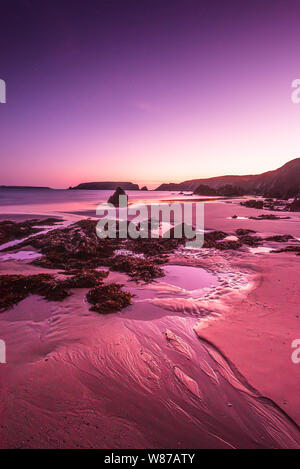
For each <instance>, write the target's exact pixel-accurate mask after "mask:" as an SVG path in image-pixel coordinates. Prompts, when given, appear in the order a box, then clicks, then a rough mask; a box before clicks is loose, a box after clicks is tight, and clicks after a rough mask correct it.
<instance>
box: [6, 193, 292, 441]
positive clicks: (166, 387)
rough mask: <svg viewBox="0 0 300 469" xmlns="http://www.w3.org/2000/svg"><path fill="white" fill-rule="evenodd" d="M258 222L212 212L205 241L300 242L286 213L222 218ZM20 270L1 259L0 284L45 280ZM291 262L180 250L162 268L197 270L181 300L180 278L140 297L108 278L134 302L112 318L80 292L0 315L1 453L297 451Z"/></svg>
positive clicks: (145, 289)
mask: <svg viewBox="0 0 300 469" xmlns="http://www.w3.org/2000/svg"><path fill="white" fill-rule="evenodd" d="M260 213H263V212H262V211H260V210H255V209H248V208H245V207H241V206H239V205H237V204H234V203H232V204H227V203H224V202H223V203H220V202H219V203H213V202H211V203H209V204H207V206H206V208H205V228H206V229H219V230H220V229H221V230H224V231H226V232H233V231H234V230H235V229H237V228H249V229H255V230H256V231H258V233H259V234H264V235H271V234H285V233H289V234H292V235H294V236H296V237H300V227H299V223H297V222H298V221H299V214H289V215H291V217H292V218H291V219H290V220H275V221H273V220H272V221H269V220H267V221H255V220H248V219H243V220H237V219H231V218H229V217H231V216H232V215H233V214H238V215H239V216H241V217H245V218H246V217H248V216H253V215H254V214H255V215H257V214H260ZM282 215H283V214H282ZM28 262H29V261H28V260H16V259H8V260H5V261H3V262H1V263H0V269H1V271H0V273H1V274H2V273H8V272H10V273H12V272H26V273H28V274H29V273H37V272H42V271H43V272H49V273H53V270H48V269H41V268H39V267H34V266H31V265H29V263H28ZM298 262H299V260H298V257H297V256H295V254H293V253H283V254H272V253H269V254H253V253H251V252H250V251H249V250H248V249H247V248H243V249H241V250H238V251H217V252H216V251H214V250H213V251H212V250H209V251H208V250H205V249H203V250H200V252H195V251H193V250H187V249H181V250H179V251H178V252H177V253H176V254H174V255H172V256H171V257H170V263H169V265H170V266H172V265H173V266H186V268H188V266H190V268H191V269H196V268H198V269H199V283H198V282H197V281H195V276H196V275H197V274H196V273H195V271H194V270H191V271H190V274H189V275H191V276H192V277H191V278H192V280H191V282H193V283H191V288H190V289H189V288H187V286H188V285H189V283H188V281H186V278H183V277H187V278H188V273H187V271H183V270H182V267H180V268H176V267H175V269H174V268H173V271H172V267H171V270H169V271H168V272H167V276H166V277H163V278H161V279H159V281H155V282H154V283H153V284H150V285H143V284H140V285H137V284H136V283H134V282H132V281H129V279H128V278H127V276H126V275H125V274H120V273H115V272H114V273H110V274H109V277H108V279H107V281H120V282H122V283H124V285H125V287H126V289H127V290H129V291H131V292H132V293H133V294H135V295H136V296H135V297H134V299H133V304H132V305H131V306H130V307H128V308H126V309H124V310H123V311H122V312H121V313H117V314H111V315H107V316H103V315H99V314H97V313H95V312H92V311H89V305H88V304H87V302H86V300H85V293H86V290H84V289H82V290H76V291H74V294H73V295H72V296H71V297H69V298H66V299H65V300H64V301H62V302H60V303H57V302H46V301H45V300H42V299H41V298H40V297H37V296H31V297H29V298H27V299H25V300H23V301H22V302H20V303H19V304H18V305H16V306H15V307H14V308H13V309H11V310H9V311H6V312H5V313H2V314H1V315H0V337H1V338H2V339H4V340H5V341H6V343H7V364H2V365H0V375H1V380H0V389H1V395H2V396H3V398H2V401H1V404H0V416H1V428H0V435H1V438H0V447H2V448H15V447H22V448H24V447H25V448H31V447H40V448H79V447H81V448H88V447H101V448H299V447H300V431H299V427H298V425H299V424H300V414H299V405H298V401H299V399H298V396H299V391H300V389H299V388H300V386H299V370H300V368H299V365H298V366H297V365H294V364H293V363H292V362H291V342H292V340H294V339H295V338H297V334H298V333H297V326H298V324H299V317H298V316H300V315H298V306H297V305H298V298H297V296H298V292H299V286H300V285H299V282H300V280H298V278H299V276H298V275H297V272H298V270H299V267H298ZM166 269H168V267H167V268H166ZM202 269H205V270H202ZM197 278H198V277H197ZM194 287H196V288H194ZM198 287H199V288H198Z"/></svg>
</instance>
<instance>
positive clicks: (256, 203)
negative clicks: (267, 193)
mask: <svg viewBox="0 0 300 469" xmlns="http://www.w3.org/2000/svg"><path fill="white" fill-rule="evenodd" d="M240 204H241V205H243V206H244V207H248V208H258V209H262V208H264V202H263V200H255V199H249V200H246V201H245V202H240Z"/></svg>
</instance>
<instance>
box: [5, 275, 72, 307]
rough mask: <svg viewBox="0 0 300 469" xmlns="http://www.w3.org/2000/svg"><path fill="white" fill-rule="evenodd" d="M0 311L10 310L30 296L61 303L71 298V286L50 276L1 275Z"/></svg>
mask: <svg viewBox="0 0 300 469" xmlns="http://www.w3.org/2000/svg"><path fill="white" fill-rule="evenodd" d="M0 292H1V295H0V310H1V311H3V310H5V309H7V308H10V307H11V306H13V305H14V304H17V303H19V301H21V300H24V299H25V298H26V297H27V296H29V295H40V296H42V297H43V298H45V299H46V300H49V301H50V300H52V301H60V300H63V299H64V298H66V297H67V296H69V294H70V293H69V286H68V284H67V282H66V281H64V280H57V279H55V277H54V276H53V275H50V274H37V275H1V276H0Z"/></svg>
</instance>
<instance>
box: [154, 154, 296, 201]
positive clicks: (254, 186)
mask: <svg viewBox="0 0 300 469" xmlns="http://www.w3.org/2000/svg"><path fill="white" fill-rule="evenodd" d="M155 190H156V191H193V192H194V193H195V194H199V195H227V196H240V195H246V194H257V195H264V196H266V197H278V198H282V199H288V198H291V197H296V196H298V195H299V193H300V158H296V159H294V160H291V161H289V162H288V163H286V164H284V165H283V166H281V167H280V168H278V169H275V170H273V171H268V172H266V173H262V174H255V175H247V176H218V177H212V178H206V179H191V180H189V181H184V182H181V183H169V184H161V185H160V186H159V187H157V188H156V189H155Z"/></svg>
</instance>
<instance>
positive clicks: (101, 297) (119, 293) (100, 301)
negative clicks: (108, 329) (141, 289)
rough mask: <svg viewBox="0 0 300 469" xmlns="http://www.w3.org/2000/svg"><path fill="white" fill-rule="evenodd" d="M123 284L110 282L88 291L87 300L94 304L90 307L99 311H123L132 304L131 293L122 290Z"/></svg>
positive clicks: (102, 312)
mask: <svg viewBox="0 0 300 469" xmlns="http://www.w3.org/2000/svg"><path fill="white" fill-rule="evenodd" d="M122 287H123V285H121V284H119V283H109V284H107V285H99V286H96V287H94V288H92V290H90V291H89V292H88V294H87V295H86V299H87V301H88V302H89V303H90V304H91V305H92V307H91V308H90V309H91V310H92V311H97V313H101V314H108V313H114V312H117V311H121V310H122V309H123V308H126V307H127V306H129V305H130V304H131V298H132V295H131V293H129V292H127V291H123V290H122Z"/></svg>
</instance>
